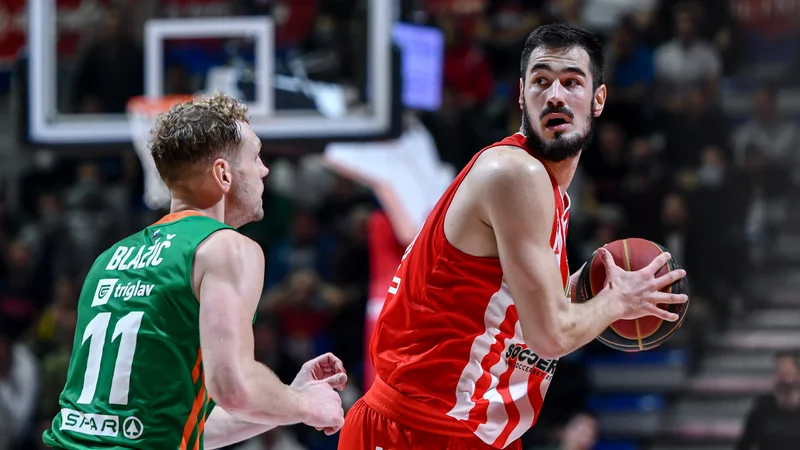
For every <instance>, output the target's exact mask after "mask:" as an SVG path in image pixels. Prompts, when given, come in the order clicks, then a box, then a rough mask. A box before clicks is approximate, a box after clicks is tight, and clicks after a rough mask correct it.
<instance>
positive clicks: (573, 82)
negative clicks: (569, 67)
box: [564, 78, 580, 87]
mask: <svg viewBox="0 0 800 450" xmlns="http://www.w3.org/2000/svg"><path fill="white" fill-rule="evenodd" d="M579 85H580V82H579V81H578V80H576V79H575V78H570V79H569V80H567V81H566V82H565V83H564V86H566V87H574V86H579Z"/></svg>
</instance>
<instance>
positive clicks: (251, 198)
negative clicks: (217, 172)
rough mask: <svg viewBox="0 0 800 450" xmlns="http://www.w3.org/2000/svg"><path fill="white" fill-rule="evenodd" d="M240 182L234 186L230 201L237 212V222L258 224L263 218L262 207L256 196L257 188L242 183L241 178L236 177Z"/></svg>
mask: <svg viewBox="0 0 800 450" xmlns="http://www.w3.org/2000/svg"><path fill="white" fill-rule="evenodd" d="M238 178H239V180H241V182H239V183H236V184H235V188H234V189H233V195H232V200H233V202H232V203H233V204H234V205H235V210H236V211H237V214H236V216H237V217H238V220H237V222H241V223H242V224H247V223H250V222H258V221H260V220H261V219H263V218H264V205H263V203H262V201H261V196H259V195H258V188H257V186H251V185H250V184H248V183H246V182H244V180H243V176H240V177H238Z"/></svg>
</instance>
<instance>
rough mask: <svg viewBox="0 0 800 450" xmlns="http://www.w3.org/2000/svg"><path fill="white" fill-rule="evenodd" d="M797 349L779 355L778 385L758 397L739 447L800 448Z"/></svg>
mask: <svg viewBox="0 0 800 450" xmlns="http://www.w3.org/2000/svg"><path fill="white" fill-rule="evenodd" d="M798 356H799V355H798V353H797V352H781V353H779V354H778V355H777V357H776V361H775V362H776V364H775V388H774V391H773V392H772V393H770V394H765V395H762V396H760V397H758V398H757V399H756V400H755V402H754V404H753V407H752V409H751V410H750V413H749V414H748V415H747V421H746V422H745V426H744V431H743V433H742V436H741V438H740V439H739V442H738V444H737V446H736V449H737V450H755V449H759V450H763V449H790V448H800V427H798V424H800V366H799V365H798V364H799V362H798Z"/></svg>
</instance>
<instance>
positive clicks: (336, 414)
mask: <svg viewBox="0 0 800 450" xmlns="http://www.w3.org/2000/svg"><path fill="white" fill-rule="evenodd" d="M343 376H344V374H337V375H333V376H331V377H328V378H326V379H324V380H319V381H312V382H310V383H306V384H305V385H303V386H302V387H300V388H299V389H298V390H299V391H300V395H302V396H303V397H305V399H306V402H307V404H308V405H310V408H309V410H308V412H307V417H306V418H305V420H303V423H305V424H306V425H309V426H312V427H314V428H317V429H318V430H323V431H325V434H327V435H329V436H330V435H332V434H335V433H336V432H338V431H339V430H340V429H341V428H342V426H344V409H342V398H341V397H340V396H339V393H338V392H336V391H335V390H334V388H333V387H334V386H338V385H339V384H340V383H341V379H342V377H343Z"/></svg>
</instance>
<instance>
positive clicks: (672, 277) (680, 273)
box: [656, 269, 686, 291]
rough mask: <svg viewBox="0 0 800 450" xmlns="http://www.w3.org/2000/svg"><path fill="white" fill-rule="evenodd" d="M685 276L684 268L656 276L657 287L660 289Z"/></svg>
mask: <svg viewBox="0 0 800 450" xmlns="http://www.w3.org/2000/svg"><path fill="white" fill-rule="evenodd" d="M685 276H686V271H685V270H683V269H676V270H670V271H669V272H667V273H665V274H664V275H661V276H660V277H658V278H656V289H658V290H659V291H660V290H662V289H664V288H665V287H667V286H669V285H671V284H672V283H674V282H676V281H678V280H680V279H681V278H683V277H685Z"/></svg>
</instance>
